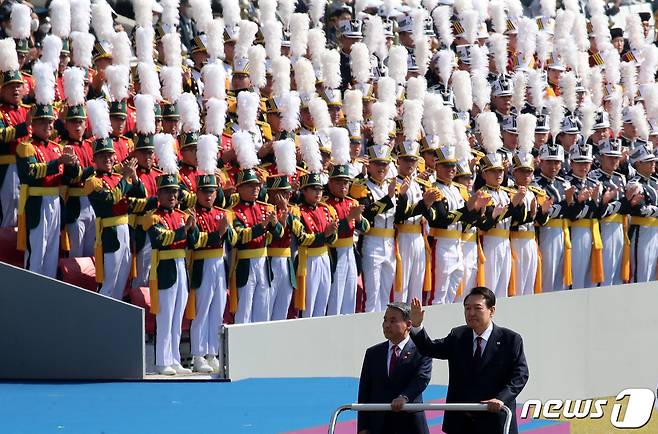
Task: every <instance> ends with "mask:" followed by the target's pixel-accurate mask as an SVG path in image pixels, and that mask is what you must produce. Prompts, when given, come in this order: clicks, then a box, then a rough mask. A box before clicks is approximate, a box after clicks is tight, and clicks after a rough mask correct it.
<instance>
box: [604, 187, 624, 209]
mask: <svg viewBox="0 0 658 434" xmlns="http://www.w3.org/2000/svg"><path fill="white" fill-rule="evenodd" d="M620 191H621V189H619V188H611V189H610V190H608V191H606V192H605V193H603V196H602V197H601V203H603V205H607V204H608V203H609V202H610V201H611V200H612V199H614V198H615V197H617V194H618V193H619V192H620Z"/></svg>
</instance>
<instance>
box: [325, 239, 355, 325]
mask: <svg viewBox="0 0 658 434" xmlns="http://www.w3.org/2000/svg"><path fill="white" fill-rule="evenodd" d="M356 279H357V270H356V258H355V257H354V247H352V246H349V247H338V248H337V249H336V270H335V271H334V279H333V282H332V283H331V291H330V292H329V305H328V306H327V315H338V314H343V315H344V314H348V313H354V311H355V310H356Z"/></svg>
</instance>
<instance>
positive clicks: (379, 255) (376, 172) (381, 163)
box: [350, 144, 397, 312]
mask: <svg viewBox="0 0 658 434" xmlns="http://www.w3.org/2000/svg"><path fill="white" fill-rule="evenodd" d="M368 156H369V163H368V176H367V178H365V179H363V180H359V181H357V182H355V183H353V184H352V187H351V188H350V196H351V197H353V198H354V199H357V200H358V201H359V203H360V204H361V205H363V206H364V207H365V209H364V211H363V217H365V218H366V219H367V220H368V223H369V224H370V229H369V230H368V232H366V233H365V235H364V238H363V244H362V262H361V265H362V269H363V285H364V289H365V292H366V306H365V311H366V312H381V311H383V310H385V309H386V305H387V304H388V302H389V297H390V294H391V288H392V285H393V281H394V278H395V267H396V258H395V226H394V225H395V204H396V202H397V198H396V191H397V188H396V187H397V183H396V181H395V179H392V180H389V179H387V175H388V170H389V165H390V163H391V148H390V146H388V145H386V144H376V145H371V146H370V147H369V148H368Z"/></svg>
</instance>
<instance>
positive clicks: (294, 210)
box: [289, 205, 302, 217]
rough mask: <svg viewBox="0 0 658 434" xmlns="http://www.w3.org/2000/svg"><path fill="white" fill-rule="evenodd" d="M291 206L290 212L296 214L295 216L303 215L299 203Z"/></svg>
mask: <svg viewBox="0 0 658 434" xmlns="http://www.w3.org/2000/svg"><path fill="white" fill-rule="evenodd" d="M289 206H290V213H291V214H292V215H294V216H295V217H301V215H302V211H301V210H300V209H299V206H297V205H289Z"/></svg>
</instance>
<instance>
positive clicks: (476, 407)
mask: <svg viewBox="0 0 658 434" xmlns="http://www.w3.org/2000/svg"><path fill="white" fill-rule="evenodd" d="M347 410H350V411H391V404H345V405H341V406H340V407H338V408H337V409H336V411H334V414H333V415H332V416H331V422H329V434H334V430H335V429H336V422H337V420H338V416H339V415H340V414H341V413H342V412H344V411H347ZM426 410H445V411H489V409H488V407H487V404H404V406H403V407H402V410H401V411H426ZM501 411H503V412H505V426H504V429H503V434H509V428H510V425H511V424H512V410H510V409H509V408H508V407H507V406H506V405H503V408H502V409H501Z"/></svg>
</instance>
